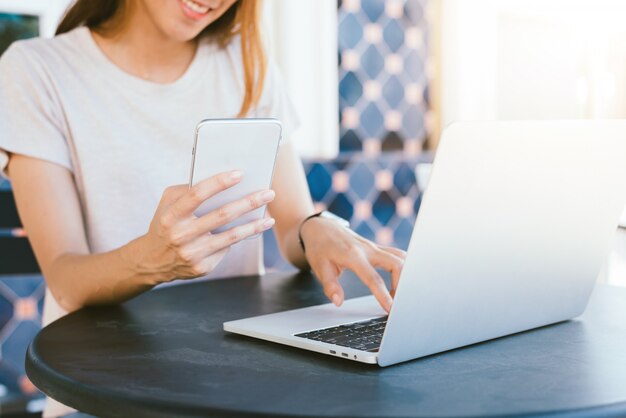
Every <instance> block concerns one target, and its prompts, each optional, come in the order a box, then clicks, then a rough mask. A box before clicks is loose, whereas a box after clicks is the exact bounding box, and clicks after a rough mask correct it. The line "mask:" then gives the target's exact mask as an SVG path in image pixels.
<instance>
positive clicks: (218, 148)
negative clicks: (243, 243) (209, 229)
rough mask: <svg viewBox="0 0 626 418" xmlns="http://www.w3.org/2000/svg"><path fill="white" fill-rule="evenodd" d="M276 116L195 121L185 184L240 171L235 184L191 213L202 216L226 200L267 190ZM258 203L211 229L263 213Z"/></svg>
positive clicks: (276, 130)
mask: <svg viewBox="0 0 626 418" xmlns="http://www.w3.org/2000/svg"><path fill="white" fill-rule="evenodd" d="M281 132H282V126H281V124H280V121H278V120H277V119H206V120H203V121H201V122H200V123H198V125H197V127H196V137H195V141H194V146H193V151H192V158H191V174H190V179H189V187H191V186H193V185H194V184H196V183H198V182H200V181H202V180H204V179H207V178H209V177H211V176H214V175H216V174H218V173H222V172H225V171H232V170H241V171H242V172H243V178H242V180H241V182H240V183H239V184H236V185H235V186H233V187H231V188H230V189H227V190H224V191H222V192H221V193H218V194H217V195H215V196H213V197H212V198H210V199H208V200H206V201H205V202H204V203H203V204H202V205H200V206H199V207H198V209H196V211H195V212H194V213H195V215H196V216H202V215H205V214H207V213H209V212H211V211H213V210H215V209H217V208H219V207H221V206H223V205H225V204H227V203H230V202H232V201H234V200H238V199H241V198H243V197H245V196H248V195H249V194H252V193H254V192H258V191H260V190H264V189H268V188H270V187H271V184H272V176H273V174H274V164H275V162H276V155H277V154H278V147H279V145H280V140H281ZM265 210H266V207H265V206H262V207H260V208H258V209H255V210H253V211H251V212H248V213H246V214H244V215H243V216H241V217H240V218H238V219H236V220H235V221H233V222H231V223H229V224H227V225H224V226H222V227H220V228H218V229H216V230H215V232H222V231H225V230H227V229H230V228H233V227H235V226H239V225H243V224H246V223H248V222H252V221H254V220H257V219H261V218H262V217H264V216H265Z"/></svg>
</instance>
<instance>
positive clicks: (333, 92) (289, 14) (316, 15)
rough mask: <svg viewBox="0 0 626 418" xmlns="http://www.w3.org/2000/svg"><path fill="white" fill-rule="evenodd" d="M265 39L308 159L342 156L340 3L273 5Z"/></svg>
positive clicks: (273, 0) (301, 0)
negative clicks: (338, 14) (286, 94)
mask: <svg viewBox="0 0 626 418" xmlns="http://www.w3.org/2000/svg"><path fill="white" fill-rule="evenodd" d="M264 24H265V27H264V29H265V33H266V35H267V43H268V46H269V52H270V54H271V56H272V57H273V58H274V60H275V61H276V62H277V63H278V66H279V67H280V68H281V70H282V73H283V76H284V78H285V81H286V84H287V88H288V90H289V93H290V97H291V99H292V100H293V102H294V105H295V107H296V111H297V112H298V116H299V117H300V122H301V125H300V128H299V129H298V131H297V132H296V133H295V137H294V138H291V139H292V140H293V142H294V144H295V145H296V148H297V150H298V152H299V153H300V155H301V156H303V157H327V158H331V157H334V156H336V155H337V153H338V151H339V116H338V114H339V93H338V83H339V81H338V69H337V66H338V62H337V2H336V1H335V0H268V1H266V3H265V22H264Z"/></svg>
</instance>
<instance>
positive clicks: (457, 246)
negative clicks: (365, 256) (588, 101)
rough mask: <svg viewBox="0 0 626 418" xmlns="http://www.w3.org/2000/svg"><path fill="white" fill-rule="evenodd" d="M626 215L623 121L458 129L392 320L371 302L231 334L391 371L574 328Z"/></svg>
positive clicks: (439, 162)
mask: <svg viewBox="0 0 626 418" xmlns="http://www.w3.org/2000/svg"><path fill="white" fill-rule="evenodd" d="M625 205H626V121H562V122H561V121H559V122H554V121H544V122H539V121H538V122H526V121H524V122H467V123H455V124H453V125H451V126H450V127H449V128H448V129H446V131H445V132H444V135H443V137H442V139H441V142H440V146H439V150H438V152H437V157H436V160H435V163H434V167H433V171H432V174H431V177H430V181H429V185H428V188H427V190H426V192H425V195H424V199H423V201H422V206H421V209H420V212H419V216H418V217H417V220H416V224H415V228H414V230H413V235H412V238H411V243H410V245H409V248H408V252H407V258H406V262H405V265H404V269H403V271H402V274H401V278H400V284H399V287H398V289H397V292H396V296H395V299H394V302H393V307H392V309H391V312H390V314H389V315H388V316H386V315H385V312H384V311H383V310H382V309H381V308H380V307H379V306H378V303H377V302H376V300H375V299H374V298H373V297H372V296H367V297H362V298H356V299H351V300H347V301H346V302H345V303H344V305H343V306H342V307H340V308H337V307H335V306H334V305H332V304H330V303H329V304H325V305H320V306H314V307H310V308H304V309H297V310H292V311H287V312H281V313H276V314H271V315H264V316H257V317H254V318H247V319H242V320H238V321H231V322H226V323H224V330H226V331H228V332H233V333H237V334H243V335H247V336H251V337H256V338H260V339H264V340H268V341H274V342H277V343H282V344H287V345H290V346H294V347H299V348H302V349H306V350H311V351H316V352H318V353H323V354H327V355H332V356H337V357H340V358H345V359H348V360H353V361H359V362H364V363H376V364H378V365H380V366H388V365H391V364H395V363H399V362H403V361H407V360H411V359H415V358H418V357H422V356H427V355H430V354H434V353H439V352H442V351H446V350H450V349H454V348H457V347H462V346H465V345H469V344H474V343H477V342H481V341H485V340H489V339H492V338H496V337H501V336H504V335H508V334H512V333H516V332H520V331H524V330H528V329H531V328H536V327H540V326H543V325H547V324H552V323H555V322H560V321H564V320H567V319H570V318H574V317H576V316H578V315H580V314H581V313H582V312H583V311H584V310H585V307H586V305H587V302H588V299H589V296H590V294H591V291H592V289H593V286H594V282H595V281H596V278H597V276H598V273H599V272H600V269H601V266H602V264H603V262H604V261H605V258H606V256H607V254H608V252H609V249H610V246H611V243H612V239H613V237H614V234H615V231H616V227H617V224H618V220H619V217H620V214H621V212H622V210H623V209H624V207H625Z"/></svg>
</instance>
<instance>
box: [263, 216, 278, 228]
mask: <svg viewBox="0 0 626 418" xmlns="http://www.w3.org/2000/svg"><path fill="white" fill-rule="evenodd" d="M275 223H276V220H275V219H274V218H267V219H266V220H264V221H263V223H262V224H261V225H262V226H263V229H264V230H265V229H270V228H271V227H273V226H274V224H275Z"/></svg>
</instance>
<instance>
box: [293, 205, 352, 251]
mask: <svg viewBox="0 0 626 418" xmlns="http://www.w3.org/2000/svg"><path fill="white" fill-rule="evenodd" d="M313 218H325V219H331V220H333V221H335V222H338V223H339V224H340V225H341V226H343V227H344V228H350V222H348V221H347V220H345V219H343V218H342V217H340V216H337V215H335V214H334V213H332V212H329V211H327V210H323V211H321V212H317V213H314V214H313V215H311V216H307V217H306V218H305V219H304V220H303V221H302V222H301V223H300V227H299V228H298V240H299V241H300V247H301V248H302V252H305V250H304V241H303V240H302V225H304V224H305V222H306V221H308V220H309V219H313Z"/></svg>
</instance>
